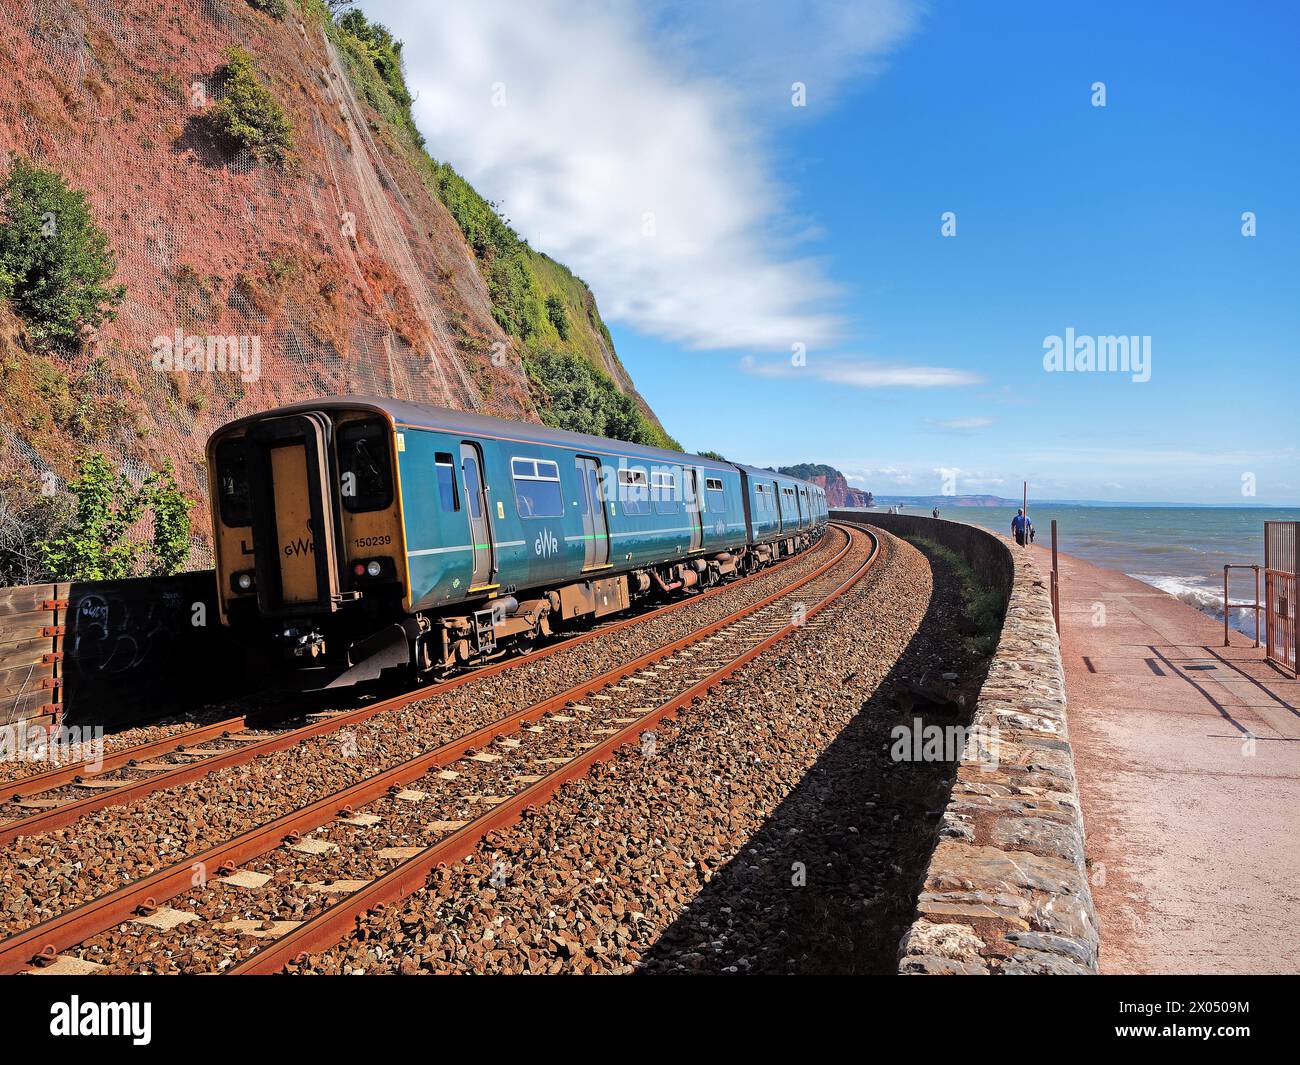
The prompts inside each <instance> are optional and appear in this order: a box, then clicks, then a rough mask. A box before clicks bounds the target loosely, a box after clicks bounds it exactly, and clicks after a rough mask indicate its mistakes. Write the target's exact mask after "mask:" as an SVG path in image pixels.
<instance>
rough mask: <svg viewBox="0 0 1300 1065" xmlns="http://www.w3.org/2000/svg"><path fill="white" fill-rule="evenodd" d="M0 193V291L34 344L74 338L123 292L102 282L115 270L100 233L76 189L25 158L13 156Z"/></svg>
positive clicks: (98, 321)
mask: <svg viewBox="0 0 1300 1065" xmlns="http://www.w3.org/2000/svg"><path fill="white" fill-rule="evenodd" d="M0 196H3V204H2V206H0V297H3V298H5V299H7V300H9V301H10V303H11V304H12V305H13V309H14V312H15V313H16V314H17V315H18V316H19V317H20V318H22V319H23V321H24V322H26V323H27V325H28V327H29V328H30V329H31V331H32V335H33V338H34V339H35V340H36V341H37V342H38V343H49V344H53V345H56V346H71V345H75V344H76V343H77V342H78V341H79V340H80V339H81V336H82V333H83V332H84V330H86V329H94V328H97V327H98V326H100V325H102V324H103V323H104V322H106V321H108V320H110V319H112V318H113V317H114V315H115V313H116V312H115V308H116V307H117V305H118V304H119V303H121V302H122V299H123V297H124V296H125V295H126V286H125V285H109V284H106V282H108V281H109V280H110V279H111V278H112V276H113V274H114V273H115V272H116V270H117V260H116V258H115V257H114V255H113V252H112V251H111V250H110V249H109V246H108V237H107V236H106V235H105V234H104V231H103V230H101V229H100V228H99V227H98V226H96V225H95V222H94V219H93V218H92V217H91V214H90V206H89V205H88V204H87V202H86V196H85V194H84V193H82V192H80V191H78V190H76V189H70V188H68V186H67V184H66V183H65V182H64V180H63V178H62V176H61V175H59V174H57V173H55V172H54V171H52V170H43V169H41V168H40V167H38V166H33V165H32V164H31V163H29V162H27V160H25V159H21V158H15V159H14V160H13V162H12V164H11V165H10V168H9V175H8V177H7V178H6V179H5V183H4V187H3V190H2V192H0Z"/></svg>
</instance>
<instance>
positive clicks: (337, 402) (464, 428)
mask: <svg viewBox="0 0 1300 1065" xmlns="http://www.w3.org/2000/svg"><path fill="white" fill-rule="evenodd" d="M357 409H361V410H373V411H375V412H376V413H379V414H384V415H387V416H388V417H389V418H391V419H392V421H393V422H394V423H396V424H398V425H406V426H411V427H413V428H425V429H447V430H451V431H452V432H456V433H464V434H465V435H466V436H488V437H503V438H506V439H510V440H522V441H526V442H527V443H531V444H555V445H557V446H561V447H571V448H576V449H578V450H580V451H581V450H588V451H609V450H611V448H613V449H616V450H617V451H619V452H620V453H623V454H627V455H630V456H636V457H639V458H645V459H659V460H661V461H664V462H672V463H680V462H682V461H686V462H688V463H690V464H691V465H698V466H704V467H706V468H712V469H719V468H725V469H736V470H744V471H745V472H746V473H747V474H749V475H750V476H751V477H757V478H760V479H762V478H767V477H779V478H781V479H782V480H785V481H795V482H798V483H800V484H806V485H808V486H809V487H810V488H816V487H817V486H816V485H815V484H813V483H812V482H811V481H804V480H802V479H800V478H798V477H791V476H790V475H789V474H784V473H775V472H774V471H772V470H765V469H761V468H759V467H757V466H744V465H741V464H740V463H737V462H726V461H723V462H719V461H718V460H717V459H711V458H706V457H705V456H703V455H693V454H691V453H689V452H681V451H669V450H667V449H665V448H661V447H649V446H647V445H645V444H629V443H628V442H627V441H624V440H609V439H606V438H605V437H603V436H590V435H588V434H587V433H573V432H570V431H569V430H567V429H552V428H551V427H550V426H546V425H537V424H536V423H533V422H517V421H513V420H511V419H508V418H494V417H492V416H491V415H488V414H475V413H473V412H472V411H464V410H452V409H451V408H450V407H439V406H437V405H436V404H433V403H413V402H411V401H410V400H405V399H390V398H389V397H387V396H365V395H346V396H328V397H322V398H320V399H308V400H302V401H301V402H298V403H289V404H286V405H285V406H282V407H273V408H272V409H270V410H265V411H261V412H259V413H257V414H249V415H245V416H244V417H242V418H237V419H236V420H234V421H232V422H229V423H227V424H226V425H223V426H222V427H221V429H219V430H217V431H218V432H221V431H222V430H225V429H230V428H233V427H235V426H240V425H245V424H248V423H251V422H254V421H258V420H259V419H261V418H266V417H271V416H275V415H282V414H295V413H299V412H302V411H310V410H357Z"/></svg>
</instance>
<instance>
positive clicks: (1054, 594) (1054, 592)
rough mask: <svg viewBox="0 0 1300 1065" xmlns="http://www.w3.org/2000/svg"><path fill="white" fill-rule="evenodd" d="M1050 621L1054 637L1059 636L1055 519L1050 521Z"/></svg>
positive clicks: (1058, 585) (1059, 585) (1058, 573)
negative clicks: (1052, 625)
mask: <svg viewBox="0 0 1300 1065" xmlns="http://www.w3.org/2000/svg"><path fill="white" fill-rule="evenodd" d="M1051 593H1052V620H1053V621H1055V622H1056V635H1057V636H1060V635H1061V571H1060V569H1058V568H1057V565H1056V519H1055V518H1053V519H1052V585H1051Z"/></svg>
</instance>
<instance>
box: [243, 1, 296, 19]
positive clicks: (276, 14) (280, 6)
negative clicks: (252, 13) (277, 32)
mask: <svg viewBox="0 0 1300 1065" xmlns="http://www.w3.org/2000/svg"><path fill="white" fill-rule="evenodd" d="M248 3H249V6H251V7H253V8H256V9H257V10H258V11H265V12H266V13H267V14H268V15H270V16H271V17H272V18H274V19H279V20H281V21H283V19H284V16H285V15H287V14H288V13H289V3H288V0H248Z"/></svg>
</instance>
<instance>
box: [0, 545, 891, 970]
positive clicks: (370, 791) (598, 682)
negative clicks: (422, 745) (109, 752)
mask: <svg viewBox="0 0 1300 1065" xmlns="http://www.w3.org/2000/svg"><path fill="white" fill-rule="evenodd" d="M841 531H842V532H844V533H845V543H844V546H843V547H842V548H841V549H840V550H839V551H838V552H837V553H836V554H835V555H834V557H832V558H831V559H829V560H828V561H827V562H825V563H823V564H822V565H820V566H819V567H817V568H816V569H815V570H813V571H812V572H811V573H809V574H806V575H805V576H803V577H801V578H799V580H797V581H795V582H794V583H792V584H789V585H787V586H785V587H784V588H781V589H779V590H778V591H776V592H774V593H772V594H771V595H769V596H766V597H765V598H764V599H762V600H760V601H759V602H756V603H753V604H751V605H748V606H746V607H743V608H741V609H740V610H737V611H735V612H733V613H731V614H729V615H727V616H726V617H724V618H721V619H720V620H718V621H715V622H712V623H711V624H709V625H706V626H705V627H704V628H702V629H699V630H697V631H695V632H693V633H690V634H688V635H687V636H684V637H681V638H679V639H677V640H674V641H673V642H672V643H669V644H666V645H664V646H662V647H659V648H656V649H655V650H653V651H650V652H648V653H646V654H644V655H641V656H640V657H639V658H637V659H635V660H634V661H632V662H629V663H625V664H623V665H621V666H616V667H615V668H614V669H612V670H609V671H607V672H605V673H603V674H601V675H600V676H598V677H596V678H594V679H592V680H589V681H584V682H583V683H582V684H579V685H576V686H574V687H572V688H569V689H567V690H566V691H563V692H561V693H559V694H558V695H555V696H552V697H550V698H547V699H544V700H542V701H541V702H538V703H534V704H533V705H532V706H530V707H527V708H525V709H523V710H519V711H514V712H512V713H510V714H507V715H505V716H504V717H502V718H499V719H498V720H496V721H494V722H490V723H489V724H487V725H483V726H481V727H480V728H478V729H476V730H474V731H473V732H471V733H468V734H467V735H465V736H462V737H460V738H458V739H456V740H452V741H451V742H449V743H446V744H442V745H440V746H439V747H437V748H435V749H434V750H432V751H427V752H425V753H424V754H421V755H418V756H417V757H415V758H413V759H410V760H408V761H406V762H403V763H400V764H398V765H396V766H392V767H390V768H389V769H387V770H384V771H383V772H381V773H379V774H377V775H375V776H373V777H369V778H367V779H366V780H362V781H359V782H357V783H356V784H353V785H351V786H349V787H347V788H343V789H342V790H340V791H337V792H334V793H333V794H331V795H328V796H325V797H324V798H322V799H319V800H317V801H316V802H314V803H311V804H309V805H307V806H304V807H301V808H300V809H297V810H294V811H292V812H290V813H288V814H286V815H284V816H283V817H279V818H276V819H275V820H274V821H270V822H268V823H267V824H265V825H261V826H259V827H257V828H254V829H250V830H249V831H247V832H244V833H242V834H241V835H239V836H236V837H235V838H234V839H232V840H228V841H226V842H224V843H221V844H218V845H217V846H215V847H211V848H209V849H208V850H206V851H203V852H201V853H199V854H196V855H192V856H189V857H187V858H185V859H183V860H182V861H180V862H177V863H175V864H173V865H171V866H168V867H167V868H165V869H160V870H158V871H157V872H154V873H152V874H150V875H149V876H147V877H144V878H142V879H141V880H138V881H135V882H134V883H131V884H127V885H125V886H123V887H121V888H118V889H117V890H116V891H112V892H110V893H108V894H107V895H102V896H100V897H99V898H96V899H92V900H90V901H89V902H86V903H83V904H81V905H80V906H75V907H73V908H72V909H70V910H67V911H65V912H64V913H61V914H59V915H58V916H56V917H52V918H50V919H49V920H47V921H43V922H42V923H41V924H38V925H34V926H32V927H31V928H28V929H26V930H24V931H22V932H19V933H17V934H15V935H13V936H10V937H9V938H7V939H4V940H0V974H8V973H15V972H21V971H22V970H24V969H25V968H27V967H28V966H29V965H31V964H36V963H38V962H39V961H44V960H50V959H52V958H54V957H56V956H57V954H58V952H59V951H60V950H64V949H66V948H67V947H70V946H74V945H76V944H77V943H80V942H83V941H84V940H86V939H88V938H90V937H91V936H94V935H97V934H99V933H100V932H103V931H105V930H107V929H109V928H112V927H113V926H114V925H116V924H119V923H121V922H122V921H126V920H130V919H131V917H132V916H134V915H136V914H137V913H139V912H142V911H143V912H148V911H149V910H151V909H152V908H154V907H156V906H157V905H159V904H160V903H162V902H165V901H166V900H168V899H171V898H174V897H175V896H176V895H178V894H180V893H181V892H183V891H185V890H187V889H188V888H191V887H193V886H194V882H193V877H194V869H195V867H196V866H198V867H200V868H202V869H216V870H218V871H219V872H220V871H222V870H225V869H230V870H233V868H234V867H235V866H237V865H239V864H241V863H243V862H246V861H248V860H249V859H251V858H254V857H257V856H258V855H260V854H264V853H266V852H267V851H269V850H272V849H274V848H275V847H276V846H278V845H279V844H280V843H281V842H283V841H284V840H285V839H286V838H287V837H292V836H293V835H294V834H295V833H296V834H302V833H304V832H309V831H311V830H312V829H314V828H318V827H320V826H321V825H323V824H325V823H326V822H328V821H330V820H332V819H333V818H334V817H336V816H346V815H347V813H350V812H351V810H352V809H353V808H355V807H357V806H360V805H364V804H365V803H367V802H372V801H374V800H375V799H376V798H378V797H379V796H381V795H383V794H384V793H385V792H387V791H388V790H389V789H390V788H392V787H395V786H398V785H400V784H403V783H406V782H409V781H411V780H416V779H418V778H419V777H421V776H424V775H425V774H426V773H428V772H429V771H430V770H432V769H436V768H438V767H440V766H443V765H447V764H449V763H450V762H454V761H456V760H457V759H459V758H461V757H463V756H464V755H465V754H466V753H467V752H469V751H471V750H475V749H477V748H479V747H481V746H482V745H483V744H485V743H489V742H491V741H492V740H494V739H496V738H497V737H498V736H502V735H508V734H510V733H512V732H515V731H517V730H518V729H519V728H521V727H522V726H523V725H525V724H528V723H529V722H531V721H533V720H535V719H537V718H539V717H542V716H543V715H545V714H547V713H550V712H552V711H553V710H556V709H559V708H560V707H562V706H564V705H566V704H567V703H570V702H573V701H576V700H580V699H582V698H584V697H586V696H587V695H589V694H591V693H592V692H594V691H597V690H598V689H600V688H603V687H606V686H607V685H609V684H613V683H617V681H618V680H620V679H622V678H624V677H627V676H630V675H631V674H633V673H636V672H638V671H640V670H642V669H644V668H645V667H646V666H647V665H653V664H654V663H655V662H658V661H659V660H660V659H662V658H666V657H668V656H670V655H673V654H675V653H676V652H678V651H680V650H682V649H683V648H685V647H689V646H691V645H692V644H695V643H697V642H699V641H700V640H703V639H705V638H707V637H709V636H711V635H713V633H715V632H717V631H719V630H720V629H722V628H725V627H727V626H729V625H732V624H735V622H737V621H739V620H741V619H742V618H744V617H747V616H749V615H750V614H753V613H756V612H757V611H759V610H761V609H763V608H764V607H766V606H767V605H769V604H770V603H772V602H775V601H776V600H777V599H780V598H781V597H783V596H786V595H789V594H790V593H791V592H793V591H796V590H797V589H799V588H801V587H803V586H804V585H805V584H808V583H809V582H810V581H813V580H816V579H817V578H818V577H820V576H821V575H822V574H823V573H825V572H827V571H828V570H829V569H831V568H832V567H833V566H835V565H836V564H838V563H839V561H840V560H841V559H843V558H844V556H845V555H847V554H848V552H849V550H850V548H851V546H852V542H853V538H852V534H851V533H849V532H848V530H846V529H841ZM872 557H873V558H874V554H873V556H872ZM763 572H764V573H770V572H771V569H770V568H769V569H767V570H764V571H763ZM745 579H746V580H747V579H748V578H745ZM736 583H739V582H735V583H733V584H731V585H728V586H727V587H735V584H736ZM697 598H698V597H697ZM670 605H679V604H670ZM645 617H646V615H641V616H640V617H638V618H635V619H629V620H630V621H637V620H645ZM600 631H602V632H608V631H609V629H608V628H607V629H603V630H600ZM584 635H586V634H584ZM520 661H522V659H521V660H520ZM482 672H483V671H481V670H480V671H478V672H475V673H471V674H467V675H466V676H465V677H461V678H456V680H457V681H460V682H463V681H467V680H469V679H471V678H473V677H476V676H480V675H482ZM451 683H453V682H448V685H447V686H450V684H451ZM435 687H445V686H437V685H435ZM424 694H427V692H426V693H424ZM399 698H406V697H404V696H403V697H399ZM368 710H369V712H370V713H377V712H379V708H378V707H370V708H368ZM333 720H334V721H337V720H338V718H334V719H333ZM209 764H210V763H209ZM205 771H207V770H205Z"/></svg>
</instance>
